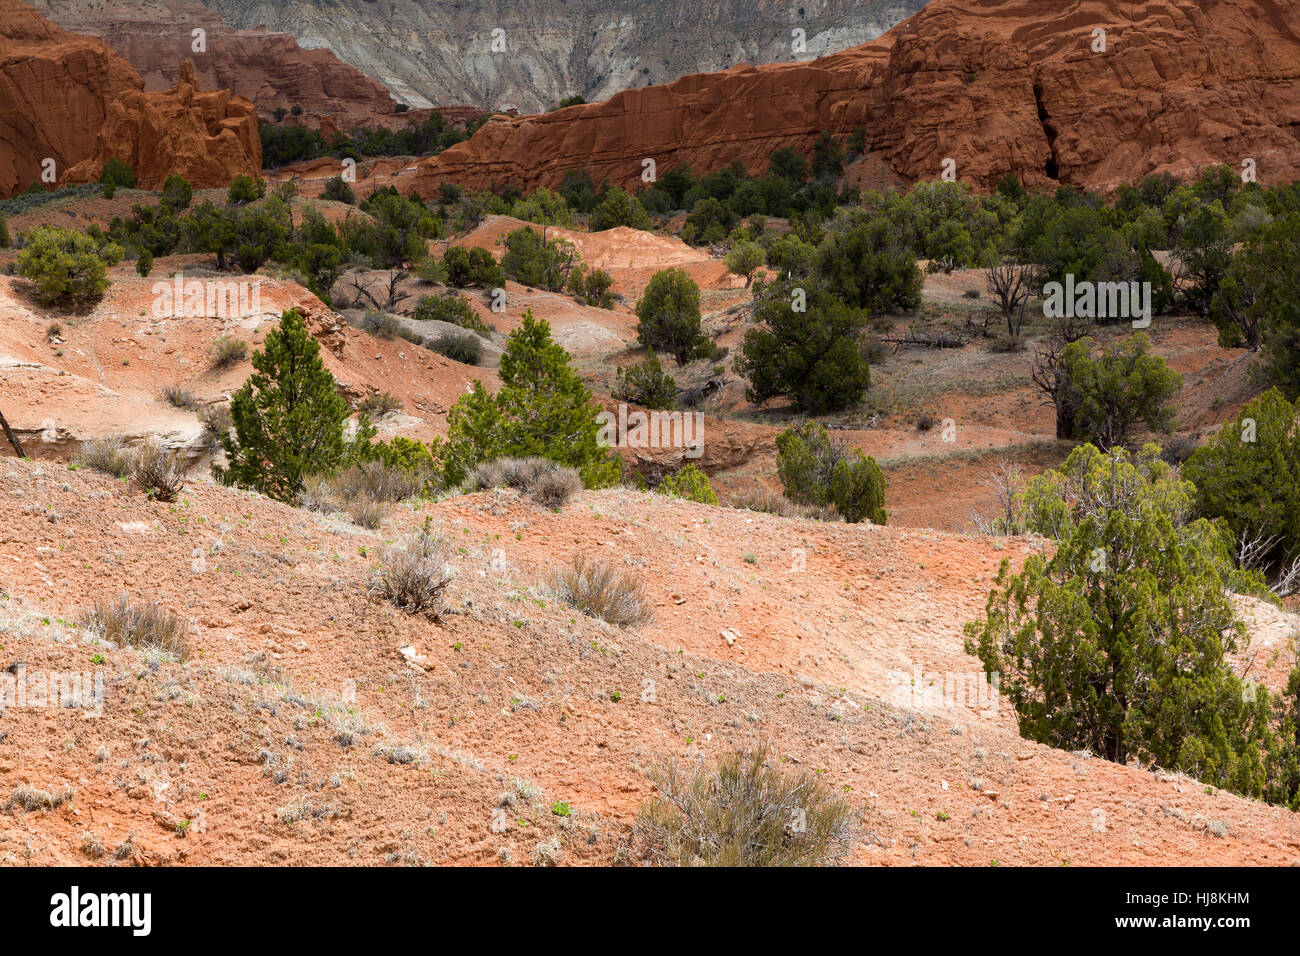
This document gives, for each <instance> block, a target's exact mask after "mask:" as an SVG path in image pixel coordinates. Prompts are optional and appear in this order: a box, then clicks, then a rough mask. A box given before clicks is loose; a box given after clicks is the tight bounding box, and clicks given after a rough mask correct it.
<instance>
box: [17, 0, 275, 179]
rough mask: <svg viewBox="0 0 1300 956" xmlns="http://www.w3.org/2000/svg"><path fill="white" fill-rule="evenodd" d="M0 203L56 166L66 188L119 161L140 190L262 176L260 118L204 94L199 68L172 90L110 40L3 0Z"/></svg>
mask: <svg viewBox="0 0 1300 956" xmlns="http://www.w3.org/2000/svg"><path fill="white" fill-rule="evenodd" d="M0 147H2V148H0V196H11V195H13V194H14V193H16V192H18V191H20V190H22V189H23V188H25V187H27V186H29V185H31V184H32V183H34V182H42V181H43V180H42V173H43V172H44V171H45V170H46V169H48V168H50V167H49V162H48V161H53V167H52V169H53V176H54V177H55V179H56V180H57V182H58V183H59V184H67V183H77V182H88V181H92V180H94V179H97V178H98V177H99V174H100V172H101V171H102V170H103V166H104V163H105V162H107V161H108V159H109V158H113V157H115V158H117V159H120V160H122V161H123V162H125V163H126V164H127V165H129V166H130V167H131V168H132V169H133V170H134V172H135V175H136V181H137V184H138V185H140V186H141V187H143V188H156V187H158V186H160V185H161V184H162V182H163V180H164V179H166V178H167V176H168V175H169V174H171V173H179V174H180V175H182V176H184V177H185V178H186V179H188V180H189V181H190V182H191V183H192V184H194V185H195V186H198V187H214V186H223V185H225V184H227V183H229V182H230V180H231V179H232V178H233V177H234V176H236V175H238V174H240V173H245V174H248V175H257V174H258V173H259V171H260V168H261V161H262V147H261V141H260V140H259V138H258V134H257V115H256V112H255V111H254V109H253V104H252V103H250V102H249V101H248V100H247V99H245V98H243V97H240V96H234V95H233V94H231V93H230V92H229V91H228V90H217V91H213V92H206V93H205V92H201V91H200V89H199V84H198V79H197V76H196V75H195V72H194V68H193V66H192V64H187V65H185V66H183V67H182V68H181V70H180V79H179V80H178V82H177V83H176V85H175V86H174V87H172V88H171V89H170V90H167V91H162V92H145V90H144V83H143V81H142V80H141V79H140V75H139V74H138V73H137V72H136V71H135V70H134V69H132V67H131V65H130V64H129V63H127V62H126V60H124V59H123V58H122V57H121V56H119V55H118V54H117V53H115V52H114V51H113V50H112V49H110V48H109V46H108V45H107V44H106V43H104V41H102V40H99V39H97V38H95V37H87V36H80V35H77V34H72V33H68V32H66V31H64V30H62V29H60V28H59V27H57V26H55V25H54V24H52V23H50V22H49V21H48V20H46V19H44V18H43V17H42V16H40V14H39V13H37V12H36V11H35V10H34V9H32V8H31V7H29V6H26V5H25V4H22V3H19V2H18V0H0Z"/></svg>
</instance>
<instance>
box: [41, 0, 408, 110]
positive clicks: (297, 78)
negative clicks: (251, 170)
mask: <svg viewBox="0 0 1300 956" xmlns="http://www.w3.org/2000/svg"><path fill="white" fill-rule="evenodd" d="M32 5H33V6H34V7H36V9H37V10H39V11H40V12H41V13H42V14H44V15H45V16H46V17H48V18H49V19H50V20H51V21H53V22H54V23H56V24H58V25H59V26H61V27H63V28H65V29H68V30H74V31H76V32H78V33H90V34H94V35H95V36H98V37H101V38H102V39H104V40H105V41H107V43H108V44H109V46H111V47H112V48H113V49H114V50H116V51H117V52H118V53H120V54H121V55H122V56H123V57H125V58H126V60H127V61H128V62H129V63H130V64H131V65H132V66H134V67H135V68H136V70H138V71H139V73H140V75H141V77H142V78H143V79H144V83H145V89H146V90H164V89H167V88H169V87H171V86H173V85H174V84H175V83H176V82H177V80H178V79H179V69H180V64H181V63H182V62H184V61H185V60H186V59H190V60H192V61H193V62H194V67H195V75H196V76H197V77H198V79H199V81H200V82H201V83H202V84H203V86H205V87H207V88H208V89H213V88H215V89H228V90H231V91H232V92H234V93H236V94H238V95H240V96H244V97H247V98H248V99H250V100H252V102H253V105H254V106H256V107H257V110H258V112H259V113H260V114H262V115H264V116H269V115H271V114H272V113H274V112H275V111H276V110H281V109H283V110H289V109H292V108H293V107H295V106H299V107H301V108H302V109H303V111H304V112H305V113H306V114H308V115H311V116H329V117H332V118H333V119H334V121H335V122H336V123H337V124H338V125H339V126H344V127H346V126H355V125H358V124H361V123H366V124H371V125H373V124H374V123H375V122H376V117H386V118H389V119H390V120H396V119H397V118H398V117H399V114H395V113H394V110H395V107H396V105H397V104H396V101H395V100H394V99H393V98H392V96H390V95H389V93H388V90H386V89H385V88H384V86H383V84H381V83H379V82H378V81H376V80H373V79H371V78H370V77H368V76H366V75H365V74H364V73H362V72H361V71H360V70H358V69H356V68H355V67H353V66H350V65H349V64H347V63H344V62H343V61H342V60H340V59H339V58H338V57H337V56H335V55H334V54H333V53H332V52H330V51H329V50H328V49H316V50H310V49H304V48H303V47H301V46H299V45H298V41H297V40H295V39H294V38H293V37H292V36H289V35H288V34H284V33H268V32H267V31H266V29H265V28H258V29H253V30H235V29H233V28H231V27H229V26H227V25H226V23H225V21H223V20H222V19H221V17H220V16H219V15H218V14H217V13H215V12H214V11H212V10H210V9H208V8H207V7H205V6H204V5H203V4H202V3H200V2H199V0H108V2H99V0H32ZM196 30H199V31H202V34H201V35H200V36H196V35H195V31H196Z"/></svg>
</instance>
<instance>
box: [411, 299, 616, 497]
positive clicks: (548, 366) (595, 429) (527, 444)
mask: <svg viewBox="0 0 1300 956" xmlns="http://www.w3.org/2000/svg"><path fill="white" fill-rule="evenodd" d="M499 375H500V379H501V389H500V391H498V392H497V394H496V395H489V394H488V392H487V389H485V388H484V387H483V383H482V382H478V381H476V382H475V383H474V385H473V387H472V391H471V392H470V394H468V395H462V396H461V397H460V399H458V400H457V402H456V404H455V405H453V406H452V408H451V410H450V411H449V412H448V415H447V439H446V441H439V440H437V439H435V441H434V446H433V448H434V455H435V457H436V458H437V459H438V461H439V464H440V465H441V467H442V469H443V475H444V478H445V479H446V481H447V483H448V484H456V483H458V482H460V481H463V480H464V478H465V475H466V474H467V473H468V472H469V470H470V469H471V468H473V467H474V466H475V465H477V464H478V463H479V462H484V461H491V460H493V459H495V458H502V457H510V458H530V457H540V458H547V459H549V460H551V461H554V462H558V463H559V464H561V465H569V466H570V467H573V468H577V469H578V470H579V472H580V473H581V474H582V478H583V482H584V483H585V484H586V485H587V487H599V486H601V485H606V484H610V483H611V482H613V481H614V480H616V479H617V477H618V475H619V470H620V469H619V462H618V460H617V459H616V458H614V457H612V456H611V455H610V453H609V452H608V451H606V449H604V448H603V447H601V444H600V440H599V439H600V421H599V419H598V418H597V417H596V416H597V414H598V413H599V412H600V408H599V406H598V405H596V403H595V402H594V401H593V400H592V397H591V392H589V391H588V390H587V387H586V386H585V385H583V384H582V380H581V379H580V378H578V376H577V374H576V373H575V372H574V371H573V369H571V368H570V367H569V353H568V352H566V351H565V350H564V348H563V346H561V345H559V344H558V343H557V342H555V341H554V340H553V339H552V338H551V327H550V325H549V324H548V323H547V322H546V321H545V320H544V319H538V318H535V317H534V316H533V312H532V310H531V309H529V310H526V311H525V312H524V314H523V321H522V323H521V324H520V326H519V328H517V329H515V330H514V331H513V332H511V333H510V335H509V337H508V338H507V339H506V350H505V352H504V353H502V356H501V367H500V371H499Z"/></svg>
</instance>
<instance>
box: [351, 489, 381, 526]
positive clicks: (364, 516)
mask: <svg viewBox="0 0 1300 956" xmlns="http://www.w3.org/2000/svg"><path fill="white" fill-rule="evenodd" d="M347 511H348V517H349V518H351V519H352V523H353V524H354V525H357V526H358V527H361V528H369V529H370V530H371V531H374V530H375V529H377V528H378V527H379V526H380V525H382V524H383V523H384V518H385V517H386V516H387V515H388V505H386V504H384V502H382V501H376V500H375V499H374V498H367V497H365V496H362V497H359V498H353V499H352V500H351V501H349V502H348V503H347Z"/></svg>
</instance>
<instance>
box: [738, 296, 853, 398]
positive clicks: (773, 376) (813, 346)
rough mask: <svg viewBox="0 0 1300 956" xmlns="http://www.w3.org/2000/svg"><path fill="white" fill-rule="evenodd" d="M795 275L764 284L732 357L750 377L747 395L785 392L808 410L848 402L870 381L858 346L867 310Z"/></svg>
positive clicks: (767, 396)
mask: <svg viewBox="0 0 1300 956" xmlns="http://www.w3.org/2000/svg"><path fill="white" fill-rule="evenodd" d="M794 281H795V280H789V281H787V282H783V283H775V284H773V285H771V286H768V287H767V288H766V289H764V290H763V294H762V297H761V298H760V300H759V302H758V305H757V307H756V308H755V310H754V321H755V322H756V323H757V327H756V328H752V329H750V330H748V331H747V332H746V333H745V341H744V344H743V345H742V346H741V354H740V359H739V361H737V363H736V370H737V371H738V372H740V374H742V375H744V376H745V377H746V378H747V379H749V385H748V387H747V388H746V390H745V398H746V399H748V400H749V401H751V402H755V403H759V404H761V403H763V402H765V401H767V400H768V399H770V398H773V397H774V396H777V395H787V396H789V398H790V401H791V402H792V403H793V404H794V407H795V408H796V409H797V410H799V411H801V412H805V413H807V414H812V415H819V414H822V413H824V412H829V411H838V410H840V409H844V408H848V407H849V406H851V405H854V404H856V403H857V402H859V401H861V400H862V396H863V394H864V393H865V392H866V390H867V387H868V386H869V385H870V384H871V368H870V366H869V365H868V364H867V361H866V359H864V358H863V357H862V353H861V351H860V350H859V348H858V333H859V331H860V330H861V329H862V327H863V326H864V325H866V315H865V313H863V311H862V310H861V309H858V308H855V307H853V306H850V305H846V304H844V303H843V302H840V301H839V300H837V299H835V298H834V297H833V296H831V295H829V294H828V293H826V292H825V291H824V290H823V289H821V288H820V287H819V286H813V285H811V284H808V288H803V287H796V286H794V285H793V283H794Z"/></svg>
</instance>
